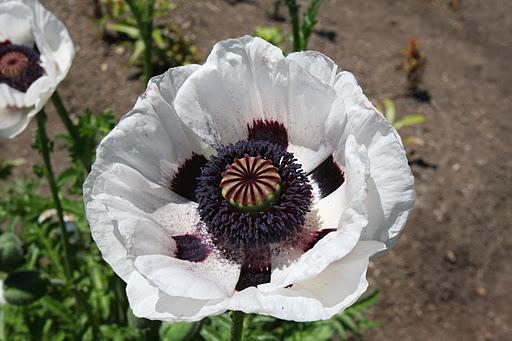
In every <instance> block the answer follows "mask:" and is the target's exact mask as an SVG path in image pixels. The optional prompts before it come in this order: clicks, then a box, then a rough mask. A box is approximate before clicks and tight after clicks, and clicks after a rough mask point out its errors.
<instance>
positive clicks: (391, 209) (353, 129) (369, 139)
mask: <svg viewBox="0 0 512 341" xmlns="http://www.w3.org/2000/svg"><path fill="white" fill-rule="evenodd" d="M335 89H336V91H337V94H338V100H337V101H336V103H343V105H344V110H345V112H346V115H347V122H346V126H345V129H344V130H343V134H342V135H341V136H340V137H341V138H340V144H343V143H345V141H346V139H347V138H348V136H350V135H354V136H355V137H356V140H357V142H358V143H360V144H363V145H365V146H366V148H367V149H368V157H369V160H370V180H369V193H368V197H367V199H366V208H367V211H368V220H369V222H368V226H367V227H366V228H365V229H364V230H363V232H362V236H361V238H362V239H365V240H378V241H381V242H383V243H385V244H386V245H387V246H388V247H390V246H392V245H393V244H394V242H395V240H396V238H397V237H398V235H399V233H400V231H401V230H402V229H403V227H404V225H405V221H406V219H407V216H408V214H409V211H410V210H411V208H412V206H413V204H414V197H415V193H414V179H413V176H412V173H411V169H410V167H409V165H408V162H407V157H406V154H405V150H404V148H403V145H402V142H401V139H400V136H399V135H398V133H397V132H396V130H395V129H394V128H393V127H392V126H391V125H390V124H389V122H388V121H387V120H386V119H385V118H384V116H383V115H382V114H380V113H379V112H378V111H377V110H376V109H375V107H374V106H373V105H372V104H371V103H370V101H369V100H368V99H367V98H366V96H364V94H363V92H362V90H361V88H360V87H359V86H358V85H357V82H356V80H355V78H354V76H353V75H352V74H351V73H349V72H341V73H339V74H338V75H337V80H336V84H335ZM335 121H336V112H334V111H333V114H332V116H331V117H330V120H329V122H335ZM330 128H331V131H330V132H329V136H330V137H332V136H334V135H335V134H334V133H333V130H335V131H338V129H339V126H337V125H330Z"/></svg>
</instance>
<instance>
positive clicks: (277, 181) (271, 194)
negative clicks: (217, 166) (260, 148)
mask: <svg viewBox="0 0 512 341" xmlns="http://www.w3.org/2000/svg"><path fill="white" fill-rule="evenodd" d="M220 188H221V189H222V196H223V197H224V198H226V199H227V200H228V201H229V203H230V204H231V205H232V206H235V207H236V208H238V209H239V210H240V211H242V212H260V211H262V210H264V209H266V208H267V207H268V206H269V205H271V204H273V203H275V202H276V201H277V200H278V199H279V193H280V192H281V177H280V176H279V173H278V169H277V168H276V167H274V166H273V165H272V162H270V161H269V160H265V159H262V158H261V157H260V156H248V155H246V156H244V157H243V158H240V159H236V160H235V162H233V163H232V164H231V165H229V166H227V168H226V171H225V172H224V173H222V180H221V182H220Z"/></svg>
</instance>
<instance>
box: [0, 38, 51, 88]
mask: <svg viewBox="0 0 512 341" xmlns="http://www.w3.org/2000/svg"><path fill="white" fill-rule="evenodd" d="M39 59H40V55H39V52H37V50H35V49H32V48H29V47H26V46H22V45H16V44H11V42H10V41H8V40H7V41H4V42H0V84H2V83H4V84H7V85H8V86H10V87H12V88H14V89H17V90H19V91H21V92H27V90H28V88H29V87H30V85H32V83H34V82H35V81H36V80H37V79H38V78H39V77H41V76H42V75H43V74H44V69H43V68H42V67H41V65H39Z"/></svg>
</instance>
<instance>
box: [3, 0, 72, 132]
mask: <svg viewBox="0 0 512 341" xmlns="http://www.w3.org/2000/svg"><path fill="white" fill-rule="evenodd" d="M73 55H74V48H73V42H72V41H71V38H70V37H69V33H68V31H67V29H66V27H65V26H64V25H63V24H62V23H61V22H60V21H59V20H58V19H57V18H55V16H54V15H53V14H52V13H50V12H48V11H47V10H46V9H45V8H44V7H43V6H42V5H41V4H40V3H39V2H38V1H37V0H0V137H7V138H13V137H14V136H16V135H18V134H19V133H21V132H22V131H23V130H24V129H25V128H26V127H27V125H28V123H29V122H30V119H31V118H32V117H34V115H35V114H37V113H38V112H39V110H41V109H42V108H43V106H44V105H45V104H46V102H47V101H48V99H49V98H50V96H51V95H52V93H53V92H54V91H55V89H56V88H57V85H58V84H59V83H60V82H61V81H62V80H63V79H64V77H65V76H66V74H67V73H68V70H69V68H70V66H71V61H72V59H73Z"/></svg>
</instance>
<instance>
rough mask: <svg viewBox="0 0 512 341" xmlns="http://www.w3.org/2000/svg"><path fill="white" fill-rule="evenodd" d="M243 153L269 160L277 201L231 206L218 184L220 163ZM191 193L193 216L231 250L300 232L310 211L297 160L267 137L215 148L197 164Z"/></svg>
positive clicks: (306, 184)
mask: <svg viewBox="0 0 512 341" xmlns="http://www.w3.org/2000/svg"><path fill="white" fill-rule="evenodd" d="M245 155H249V156H260V157H262V158H264V159H267V160H269V161H271V162H272V164H273V165H274V166H275V167H277V169H278V172H279V175H280V177H281V194H280V197H279V200H278V201H276V202H275V203H273V204H272V205H270V206H269V207H268V208H267V209H266V210H264V211H261V212H252V213H250V212H241V211H239V210H237V209H236V208H234V207H233V206H232V205H231V204H230V203H229V202H228V201H227V200H226V199H225V198H224V197H223V196H222V194H221V190H220V189H219V184H220V182H221V180H222V173H223V172H224V171H225V169H226V166H228V165H230V164H232V163H233V162H234V160H236V159H239V158H241V157H244V156H245ZM196 198H197V203H198V211H199V215H200V217H201V219H202V221H203V222H204V223H205V224H206V227H207V230H208V232H209V233H210V234H211V235H212V237H213V241H214V242H215V243H216V244H218V245H220V244H223V245H225V246H226V247H228V248H229V249H231V250H234V249H245V248H247V247H256V246H264V245H268V244H269V243H276V242H280V241H283V240H286V239H287V238H288V237H290V236H291V235H293V234H294V233H296V232H298V231H300V230H301V229H302V227H303V225H304V220H305V215H306V213H307V212H308V211H309V210H310V205H311V200H312V188H311V186H310V184H309V180H308V178H307V176H306V174H305V173H304V171H303V170H302V168H301V165H299V164H298V163H296V159H295V158H294V156H293V154H291V153H289V152H287V151H286V150H285V149H284V148H283V147H282V146H280V145H277V144H273V143H270V142H268V141H240V142H238V143H236V144H234V145H229V146H227V147H224V148H221V149H220V150H219V151H218V154H217V155H215V156H212V157H211V158H210V160H209V161H208V163H207V164H206V165H205V166H204V167H203V168H202V170H201V176H200V177H199V181H198V186H197V189H196ZM220 248H223V247H220Z"/></svg>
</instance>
